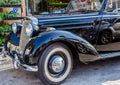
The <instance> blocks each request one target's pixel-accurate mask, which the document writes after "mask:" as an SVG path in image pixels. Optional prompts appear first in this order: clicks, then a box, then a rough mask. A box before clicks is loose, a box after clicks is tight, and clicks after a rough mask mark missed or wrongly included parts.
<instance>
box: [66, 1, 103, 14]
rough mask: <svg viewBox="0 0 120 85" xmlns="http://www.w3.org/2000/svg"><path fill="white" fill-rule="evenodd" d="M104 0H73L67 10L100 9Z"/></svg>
mask: <svg viewBox="0 0 120 85" xmlns="http://www.w3.org/2000/svg"><path fill="white" fill-rule="evenodd" d="M102 2H103V0H71V1H70V3H69V5H68V7H67V9H66V10H67V11H69V12H73V11H79V10H83V9H84V10H93V11H99V10H100V9H101V6H102Z"/></svg>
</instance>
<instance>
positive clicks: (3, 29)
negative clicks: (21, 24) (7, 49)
mask: <svg viewBox="0 0 120 85" xmlns="http://www.w3.org/2000/svg"><path fill="white" fill-rule="evenodd" d="M21 2H22V0H0V5H15V4H20V3H21ZM17 15H18V13H9V12H0V45H3V44H4V42H5V39H6V37H7V34H6V33H8V32H9V31H10V30H11V26H10V25H8V24H6V23H4V22H3V21H2V20H3V18H12V17H16V16H17Z"/></svg>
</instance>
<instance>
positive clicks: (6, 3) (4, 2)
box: [0, 0, 22, 5]
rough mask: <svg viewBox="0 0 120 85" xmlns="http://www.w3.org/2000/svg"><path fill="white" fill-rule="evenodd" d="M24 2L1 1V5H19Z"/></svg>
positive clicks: (18, 0) (15, 0) (13, 0)
mask: <svg viewBox="0 0 120 85" xmlns="http://www.w3.org/2000/svg"><path fill="white" fill-rule="evenodd" d="M21 2H22V0H0V5H11V4H19V3H21Z"/></svg>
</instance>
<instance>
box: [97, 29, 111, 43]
mask: <svg viewBox="0 0 120 85" xmlns="http://www.w3.org/2000/svg"><path fill="white" fill-rule="evenodd" d="M111 40H112V34H111V32H109V31H103V32H102V33H101V35H100V39H99V42H100V43H101V44H108V43H110V42H111Z"/></svg>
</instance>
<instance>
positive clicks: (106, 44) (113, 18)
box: [96, 0, 120, 52]
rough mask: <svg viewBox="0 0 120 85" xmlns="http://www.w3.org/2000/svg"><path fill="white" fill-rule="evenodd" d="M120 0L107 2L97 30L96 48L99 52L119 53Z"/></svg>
mask: <svg viewBox="0 0 120 85" xmlns="http://www.w3.org/2000/svg"><path fill="white" fill-rule="evenodd" d="M119 3H120V0H108V2H107V5H106V8H105V10H104V11H103V16H102V21H101V25H100V28H99V31H98V32H99V33H98V38H97V47H96V49H97V50H98V51H99V52H117V51H120V12H119V10H117V9H119V8H118V7H119V6H120V4H119Z"/></svg>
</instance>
